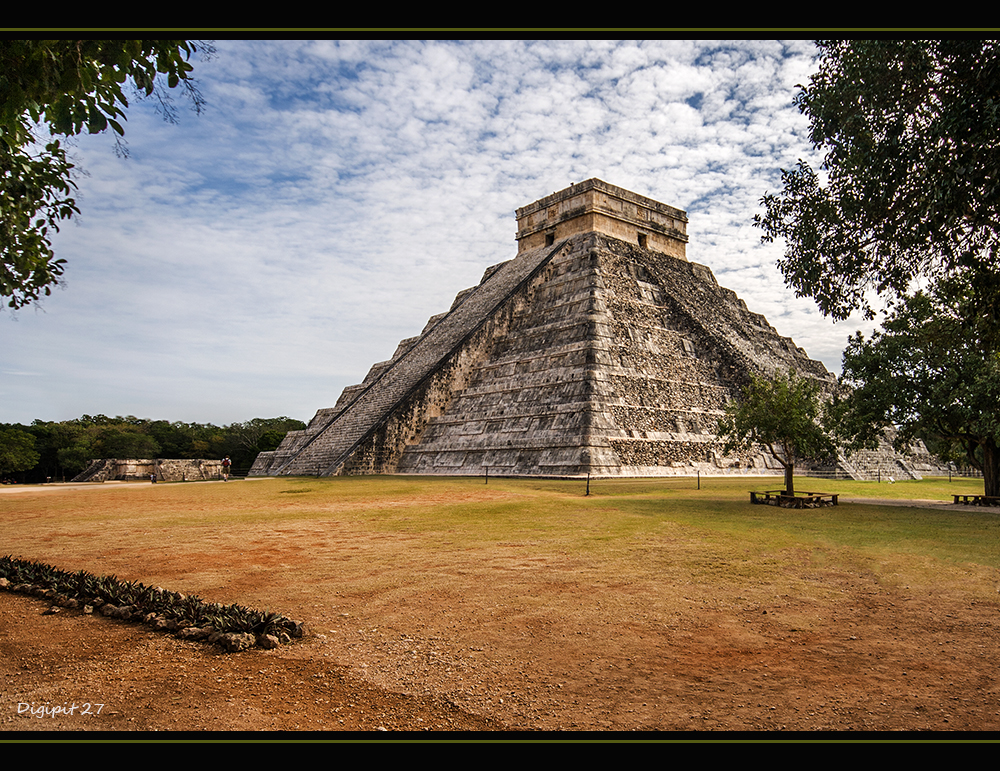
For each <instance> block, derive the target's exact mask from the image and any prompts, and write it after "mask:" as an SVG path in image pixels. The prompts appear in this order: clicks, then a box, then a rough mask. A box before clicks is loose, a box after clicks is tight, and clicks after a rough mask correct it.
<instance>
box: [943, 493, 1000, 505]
mask: <svg viewBox="0 0 1000 771" xmlns="http://www.w3.org/2000/svg"><path fill="white" fill-rule="evenodd" d="M954 497H955V503H961V504H962V505H963V506H1000V497H997V496H995V495H956V496H954Z"/></svg>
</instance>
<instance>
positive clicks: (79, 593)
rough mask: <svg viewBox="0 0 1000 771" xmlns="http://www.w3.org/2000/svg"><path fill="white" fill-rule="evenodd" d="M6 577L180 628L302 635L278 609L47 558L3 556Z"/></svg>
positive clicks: (1, 570) (25, 587) (0, 567)
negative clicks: (66, 566) (68, 566)
mask: <svg viewBox="0 0 1000 771" xmlns="http://www.w3.org/2000/svg"><path fill="white" fill-rule="evenodd" d="M0 578H6V579H7V581H8V582H9V584H10V588H12V589H14V590H15V591H18V590H22V591H30V590H32V589H33V590H36V591H37V590H42V591H45V592H46V596H49V595H50V594H54V595H61V596H63V597H66V598H70V599H74V600H76V601H77V602H78V603H80V604H86V605H93V606H101V605H104V604H109V605H114V606H117V607H128V608H132V609H133V614H134V615H137V616H139V617H144V616H148V615H149V614H151V613H152V614H155V615H156V616H158V617H160V618H163V619H165V620H167V621H172V622H174V623H175V624H176V625H177V626H178V627H180V628H183V627H209V626H211V627H212V628H213V629H214V630H215V631H217V632H220V633H223V634H225V633H242V634H252V635H255V636H258V637H259V636H261V635H273V636H275V637H277V638H278V639H279V640H281V639H284V640H287V639H289V638H291V637H301V636H302V625H301V624H298V623H296V622H294V621H292V620H291V619H289V618H285V617H284V616H282V615H279V614H277V613H266V612H263V611H259V610H252V609H250V608H244V607H243V606H242V605H235V604H234V605H219V604H217V603H209V602H204V601H203V600H202V599H201V598H200V597H196V596H194V595H183V594H178V593H177V592H168V591H166V590H164V589H161V588H159V587H154V586H146V585H145V584H142V583H140V582H138V581H123V580H121V579H119V578H117V577H116V576H113V575H112V576H95V575H94V574H93V573H88V572H87V571H86V570H80V571H78V572H76V573H70V572H68V571H65V570H59V569H58V568H54V567H52V566H51V565H46V564H44V563H41V562H31V561H28V560H22V559H17V558H15V557H11V556H6V557H0Z"/></svg>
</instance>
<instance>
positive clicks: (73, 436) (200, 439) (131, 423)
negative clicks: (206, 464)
mask: <svg viewBox="0 0 1000 771" xmlns="http://www.w3.org/2000/svg"><path fill="white" fill-rule="evenodd" d="M305 427H306V424H305V423H303V422H302V421H301V420H293V419H292V418H287V417H281V418H254V419H253V420H248V421H247V422H245V423H232V424H231V425H228V426H215V425H212V424H211V423H182V422H180V421H177V422H174V423H171V422H169V421H166V420H146V419H144V418H137V417H134V416H132V415H129V416H127V417H121V416H118V417H114V418H109V417H108V416H107V415H84V416H82V417H80V418H76V419H75V420H64V421H60V422H48V421H42V420H36V421H34V422H33V423H32V424H31V425H30V426H24V425H21V424H18V423H3V424H0V478H2V479H3V480H8V479H9V480H13V481H17V482H44V481H45V480H46V479H47V478H50V477H51V478H52V480H59V481H62V480H64V479H67V480H68V479H71V478H72V477H74V476H76V475H77V474H79V473H80V472H81V471H83V470H84V469H85V468H86V467H87V464H88V463H89V462H90V461H91V459H93V458H206V459H219V458H224V457H226V456H227V455H228V456H229V457H230V458H231V459H232V461H233V470H234V472H235V473H237V474H239V473H246V472H247V471H248V470H249V469H250V466H251V465H253V461H254V458H256V457H257V453H259V452H261V451H262V450H273V449H275V448H276V447H277V446H278V444H279V443H280V442H281V440H282V439H283V438H284V436H285V434H286V433H288V432H289V431H294V430H299V429H303V428H305Z"/></svg>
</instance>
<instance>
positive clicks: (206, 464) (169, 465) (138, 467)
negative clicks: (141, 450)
mask: <svg viewBox="0 0 1000 771" xmlns="http://www.w3.org/2000/svg"><path fill="white" fill-rule="evenodd" d="M153 474H156V478H157V480H158V481H161V482H193V481H197V480H205V479H222V461H221V460H186V459H177V460H174V459H163V460H150V459H145V458H143V459H122V458H96V459H95V460H92V461H90V465H89V466H87V468H86V469H84V471H82V472H81V473H79V474H77V475H76V476H75V477H73V479H72V480H71V481H73V482H107V481H109V480H126V479H145V480H147V481H148V480H149V479H150V477H152V475H153Z"/></svg>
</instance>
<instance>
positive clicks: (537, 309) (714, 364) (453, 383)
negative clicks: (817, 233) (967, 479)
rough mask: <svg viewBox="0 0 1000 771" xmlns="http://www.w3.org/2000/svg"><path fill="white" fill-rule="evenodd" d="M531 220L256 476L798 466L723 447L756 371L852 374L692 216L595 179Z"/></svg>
mask: <svg viewBox="0 0 1000 771" xmlns="http://www.w3.org/2000/svg"><path fill="white" fill-rule="evenodd" d="M517 218H518V242H519V249H518V254H517V256H516V257H515V258H514V259H512V260H510V261H508V262H505V263H501V264H500V265H496V266H493V267H491V268H489V269H487V270H486V272H485V274H484V275H483V278H482V280H481V281H480V283H479V284H478V285H477V286H475V287H472V288H470V289H466V290H464V291H463V292H460V293H459V294H458V296H457V297H456V298H455V302H454V303H453V304H452V307H451V308H450V310H448V312H447V313H443V314H440V315H437V316H434V317H432V318H431V319H430V321H429V322H428V323H427V325H426V326H425V328H424V330H423V331H422V332H421V333H420V334H419V335H417V336H416V337H411V338H407V339H405V340H403V341H402V342H401V343H400V344H399V346H398V348H397V349H396V352H395V353H394V354H393V356H392V358H391V359H389V360H388V361H384V362H380V363H378V364H375V365H374V366H373V367H372V368H371V371H370V372H369V373H368V376H367V377H366V378H365V380H364V382H362V383H360V384H358V385H354V386H349V387H348V388H346V389H344V392H343V394H342V395H341V397H340V399H339V400H338V402H337V404H336V405H335V406H334V407H332V408H327V409H322V410H320V411H319V412H317V413H316V415H315V417H314V418H313V419H312V421H310V423H309V425H308V426H307V427H306V429H305V430H303V431H293V432H290V433H289V434H288V435H287V436H286V438H285V440H284V441H283V442H282V444H281V446H280V447H278V449H277V450H275V451H274V452H265V453H261V454H260V455H259V456H258V458H257V460H256V462H255V463H254V466H253V469H252V470H251V472H250V473H251V475H258V476H266V475H324V476H325V475H331V474H386V473H414V474H454V475H481V474H484V473H486V472H487V469H489V473H491V474H497V475H505V476H521V475H524V476H536V475H537V476H576V475H582V474H588V473H589V474H593V475H595V476H661V475H682V474H694V473H695V472H701V473H708V474H725V473H755V474H760V473H779V472H780V471H781V467H780V464H778V463H777V461H775V459H774V458H771V457H769V456H767V455H764V454H757V455H749V456H724V455H723V453H722V449H721V448H722V445H721V442H719V440H718V438H717V437H716V435H715V427H716V424H717V421H718V418H719V417H720V416H721V415H722V412H723V409H724V407H725V405H726V403H727V402H729V401H730V400H731V399H734V398H737V397H738V396H739V394H740V393H741V392H742V389H743V388H744V387H745V386H746V385H747V384H748V383H749V381H750V377H751V375H753V374H759V375H764V376H771V375H773V374H774V373H776V372H779V371H785V372H787V371H788V370H789V369H794V370H795V371H796V372H797V373H798V374H799V375H800V376H806V377H811V378H814V379H816V380H818V381H820V382H821V384H822V385H823V387H824V389H826V390H832V389H833V388H834V386H835V384H836V379H835V377H834V376H833V375H832V374H831V373H830V372H828V371H827V370H826V368H825V367H824V366H823V365H822V364H821V363H820V362H818V361H813V360H812V359H810V358H809V357H808V356H807V355H806V353H805V352H804V351H803V350H802V349H801V348H799V347H798V346H796V345H795V343H793V342H792V340H791V339H789V338H787V337H782V336H781V335H779V334H778V333H777V332H776V331H775V329H774V328H773V327H772V326H771V325H770V324H768V322H767V320H766V319H765V318H764V317H763V316H761V315H760V314H757V313H753V312H751V311H750V310H748V308H747V306H746V304H745V303H744V302H743V301H742V300H740V299H739V298H738V297H737V296H736V294H735V293H733V292H732V291H730V290H728V289H724V288H723V287H720V286H719V285H718V283H717V282H716V280H715V277H714V276H713V275H712V272H711V271H710V270H709V269H708V268H707V267H705V266H704V265H699V264H696V263H692V262H688V261H687V257H686V244H687V235H686V226H687V215H686V214H685V213H684V212H683V211H681V210H679V209H675V208H673V207H670V206H666V205H664V204H661V203H658V202H656V201H653V200H652V199H649V198H644V197H643V196H640V195H637V194H635V193H632V192H629V191H627V190H623V189H622V188H617V187H614V186H613V185H608V184H607V183H605V182H602V181H601V180H597V179H591V180H587V181H586V182H582V183H579V184H577V185H573V186H571V187H569V188H567V189H566V190H563V191H560V192H557V193H554V194H553V195H550V196H548V197H546V198H543V199H541V200H539V201H536V202H535V203H533V204H531V205H529V206H526V207H524V208H522V209H519V210H518V211H517ZM841 460H842V461H843V462H838V464H837V465H836V467H835V470H837V471H839V472H840V473H843V474H845V475H848V476H853V477H855V478H869V476H870V475H871V474H870V472H869V471H868V470H866V468H867V467H872V468H876V469H877V468H878V464H880V463H881V464H883V465H885V464H889V465H891V467H892V468H893V469H897V468H898V469H900V470H899V471H898V472H897V474H896V478H902V477H903V476H904V475H905V474H904V471H903V469H904V467H903V466H902V465H900V464H898V463H897V462H896V458H895V456H894V455H893V454H892V452H891V450H890V449H888V447H885V448H882V451H881V452H876V453H873V454H872V457H871V458H861V459H858V458H857V457H856V456H852V457H851V459H850V464H853V465H850V464H849V463H848V461H847V459H846V458H842V459H841ZM910 470H911V471H912V472H913V475H915V474H916V471H915V470H913V468H912V465H911V469H910ZM874 473H878V471H877V470H876V471H875V472H874Z"/></svg>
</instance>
